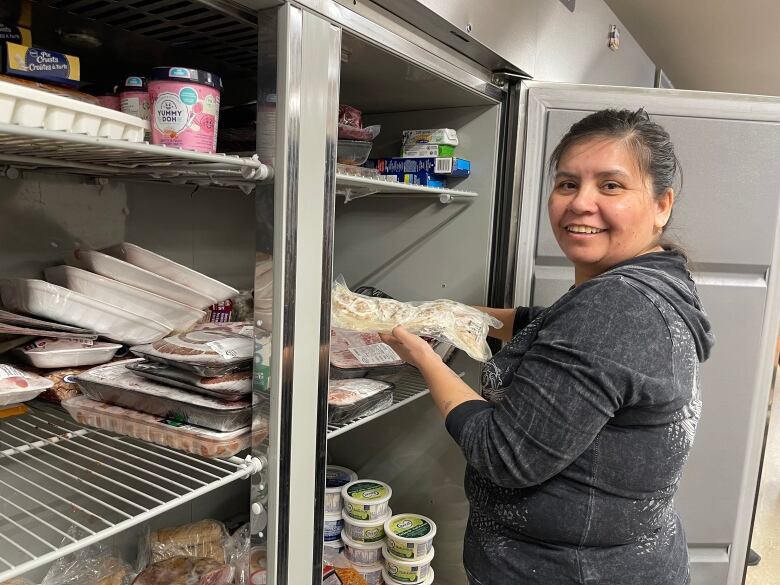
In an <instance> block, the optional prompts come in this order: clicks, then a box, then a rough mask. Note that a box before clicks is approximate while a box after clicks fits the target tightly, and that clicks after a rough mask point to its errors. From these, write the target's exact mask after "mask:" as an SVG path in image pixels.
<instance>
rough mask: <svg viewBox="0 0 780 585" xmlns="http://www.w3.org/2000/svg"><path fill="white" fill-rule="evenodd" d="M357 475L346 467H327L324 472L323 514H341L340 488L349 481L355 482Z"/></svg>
mask: <svg viewBox="0 0 780 585" xmlns="http://www.w3.org/2000/svg"><path fill="white" fill-rule="evenodd" d="M357 478H358V476H357V473H355V472H354V471H352V470H351V469H347V468H346V467H340V466H338V465H328V469H327V471H326V472H325V513H326V514H341V507H342V506H343V503H342V500H341V488H342V487H343V486H345V485H346V484H348V483H349V482H351V481H356V480H357Z"/></svg>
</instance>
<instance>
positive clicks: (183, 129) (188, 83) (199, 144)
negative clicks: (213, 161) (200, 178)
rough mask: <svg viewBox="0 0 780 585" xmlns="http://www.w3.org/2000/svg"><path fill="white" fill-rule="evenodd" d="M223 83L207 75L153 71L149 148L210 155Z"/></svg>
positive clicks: (177, 69) (214, 146)
mask: <svg viewBox="0 0 780 585" xmlns="http://www.w3.org/2000/svg"><path fill="white" fill-rule="evenodd" d="M221 92H222V80H221V79H220V78H219V77H218V76H216V75H214V74H212V73H209V72H207V71H201V70H198V69H187V68H186V67H155V68H154V69H152V74H151V76H150V78H149V99H150V101H151V105H152V110H151V119H150V122H151V125H152V144H164V145H165V146H171V147H175V148H182V149H184V150H195V151H198V152H208V153H213V152H215V151H216V149H217V123H218V121H219V98H220V94H221Z"/></svg>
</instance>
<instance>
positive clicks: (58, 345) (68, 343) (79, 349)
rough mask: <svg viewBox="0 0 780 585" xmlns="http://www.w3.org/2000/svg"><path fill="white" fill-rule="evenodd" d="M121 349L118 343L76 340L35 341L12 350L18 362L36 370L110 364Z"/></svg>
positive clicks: (43, 339)
mask: <svg viewBox="0 0 780 585" xmlns="http://www.w3.org/2000/svg"><path fill="white" fill-rule="evenodd" d="M120 347H122V346H121V345H120V344H118V343H106V342H105V341H95V342H93V341H87V340H77V339H51V338H45V337H44V338H41V339H36V340H35V341H33V342H32V343H29V344H27V345H25V346H24V347H22V348H18V349H15V350H13V352H12V353H13V355H14V356H15V357H17V358H19V360H21V361H23V362H25V363H28V364H30V365H32V366H35V367H36V368H72V367H77V366H95V365H98V364H105V363H106V362H110V361H111V359H112V358H113V357H114V354H115V353H116V352H117V350H119V348H120Z"/></svg>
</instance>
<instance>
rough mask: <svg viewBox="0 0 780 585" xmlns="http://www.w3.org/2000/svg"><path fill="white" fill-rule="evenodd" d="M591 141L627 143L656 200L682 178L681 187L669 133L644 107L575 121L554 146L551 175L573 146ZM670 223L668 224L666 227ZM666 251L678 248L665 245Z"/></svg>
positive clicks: (607, 112) (605, 112)
mask: <svg viewBox="0 0 780 585" xmlns="http://www.w3.org/2000/svg"><path fill="white" fill-rule="evenodd" d="M591 138H612V139H615V140H622V141H625V142H626V144H627V145H628V146H629V148H630V149H631V150H632V151H633V153H634V156H635V158H636V162H637V165H638V166H639V171H640V172H641V173H642V174H643V175H645V176H647V177H649V178H650V181H651V183H652V188H653V193H654V194H655V196H656V197H660V196H661V195H663V194H664V193H665V192H666V190H667V189H669V188H670V187H672V186H673V185H674V180H675V178H676V177H677V175H679V176H680V187H681V188H682V168H681V167H680V161H679V160H678V158H677V155H676V154H675V152H674V145H673V144H672V139H671V138H670V137H669V133H668V132H667V131H666V130H664V128H663V126H661V125H660V124H656V123H655V122H652V121H651V120H650V116H648V115H647V112H645V110H644V108H639V109H638V110H637V111H635V112H633V111H631V110H613V109H608V110H600V111H598V112H595V113H593V114H591V115H589V116H586V117H584V118H583V119H582V120H580V121H579V122H576V123H575V124H574V125H572V127H571V128H570V129H569V131H568V132H567V133H566V135H565V136H564V137H563V138H562V139H561V141H560V142H559V143H558V146H556V147H555V150H554V151H553V153H552V155H551V156H550V168H549V170H550V174H552V172H553V171H555V170H557V169H558V164H559V163H560V161H561V157H563V154H564V153H565V152H566V150H568V149H569V148H570V147H572V146H574V145H575V144H579V143H581V142H584V141H586V140H589V139H591ZM669 223H671V216H670V218H669V222H668V223H667V224H666V226H665V227H664V230H666V227H668V226H669ZM661 245H662V246H664V247H665V248H669V247H673V248H677V246H676V245H674V244H671V243H670V242H666V243H664V242H662V243H661Z"/></svg>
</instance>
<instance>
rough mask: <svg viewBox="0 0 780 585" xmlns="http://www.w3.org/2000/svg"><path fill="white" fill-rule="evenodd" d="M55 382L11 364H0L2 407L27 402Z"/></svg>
mask: <svg viewBox="0 0 780 585" xmlns="http://www.w3.org/2000/svg"><path fill="white" fill-rule="evenodd" d="M53 385H54V382H52V381H51V380H47V379H46V378H44V377H42V376H39V375H38V374H33V373H31V372H25V371H24V370H20V369H19V368H15V367H14V366H12V365H9V364H0V407H2V406H8V405H9V404H16V403H18V402H26V401H28V400H32V399H33V398H35V397H36V396H38V395H39V394H40V393H41V392H43V391H44V390H47V389H49V388H51V387H52V386H53Z"/></svg>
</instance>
